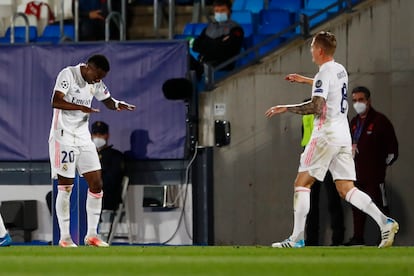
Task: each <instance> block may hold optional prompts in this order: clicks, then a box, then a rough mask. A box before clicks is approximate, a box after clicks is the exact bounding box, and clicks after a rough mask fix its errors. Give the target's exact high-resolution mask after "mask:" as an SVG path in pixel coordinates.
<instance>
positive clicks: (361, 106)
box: [354, 102, 367, 114]
mask: <svg viewBox="0 0 414 276" xmlns="http://www.w3.org/2000/svg"><path fill="white" fill-rule="evenodd" d="M354 109H355V111H356V113H358V114H363V113H364V112H365V110H367V104H366V103H361V102H356V103H354Z"/></svg>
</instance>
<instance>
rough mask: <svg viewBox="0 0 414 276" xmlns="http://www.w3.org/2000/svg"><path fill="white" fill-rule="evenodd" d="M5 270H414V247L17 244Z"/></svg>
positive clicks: (6, 253)
mask: <svg viewBox="0 0 414 276" xmlns="http://www.w3.org/2000/svg"><path fill="white" fill-rule="evenodd" d="M0 275H57V276H59V275H78V276H82V275H169V276H174V275H238V276H239V275H306V276H307V275H348V276H355V275H366V276H368V275H414V247H392V248H387V249H378V248H375V247H361V248H355V247H354V248H350V247H306V248H302V249H274V248H270V247H252V246H241V247H231V246H227V247H218V246H212V247H199V246H178V247H173V246H164V247H158V246H153V247H140V246H113V247H110V248H89V247H78V248H59V247H52V246H12V247H8V248H0Z"/></svg>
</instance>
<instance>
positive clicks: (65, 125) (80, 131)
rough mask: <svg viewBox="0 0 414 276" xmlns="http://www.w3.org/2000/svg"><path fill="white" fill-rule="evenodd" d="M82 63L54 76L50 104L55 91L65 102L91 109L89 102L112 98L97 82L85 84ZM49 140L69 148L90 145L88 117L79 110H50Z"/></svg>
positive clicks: (104, 86) (102, 85)
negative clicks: (51, 115) (81, 69)
mask: <svg viewBox="0 0 414 276" xmlns="http://www.w3.org/2000/svg"><path fill="white" fill-rule="evenodd" d="M81 65H85V64H78V65H76V66H69V67H66V68H64V69H63V70H62V71H60V73H59V74H58V76H57V79H56V83H55V87H54V89H53V94H52V101H53V96H54V94H55V91H60V92H62V93H64V94H65V96H64V98H63V99H64V100H65V101H67V102H70V103H74V104H77V105H84V106H87V107H91V103H92V99H93V97H95V98H96V99H97V100H99V101H103V100H105V99H107V98H109V97H110V96H111V95H110V93H109V91H108V88H107V87H106V85H105V84H104V83H103V82H102V81H100V82H98V83H94V84H88V83H87V82H86V81H85V80H84V79H83V77H82V75H81V71H80V67H81ZM50 139H55V140H56V141H58V142H59V143H61V144H64V145H69V146H83V145H87V144H90V143H91V134H90V132H89V114H88V113H84V112H82V111H80V110H62V109H57V108H54V109H53V119H52V126H51V129H50V136H49V140H50Z"/></svg>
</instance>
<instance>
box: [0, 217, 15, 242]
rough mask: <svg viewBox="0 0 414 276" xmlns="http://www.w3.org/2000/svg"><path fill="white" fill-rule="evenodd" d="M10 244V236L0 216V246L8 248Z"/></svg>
mask: <svg viewBox="0 0 414 276" xmlns="http://www.w3.org/2000/svg"><path fill="white" fill-rule="evenodd" d="M11 242H12V239H11V237H10V234H9V233H8V232H7V230H6V227H5V226H4V222H3V218H2V216H1V215H0V246H9V245H10V244H11Z"/></svg>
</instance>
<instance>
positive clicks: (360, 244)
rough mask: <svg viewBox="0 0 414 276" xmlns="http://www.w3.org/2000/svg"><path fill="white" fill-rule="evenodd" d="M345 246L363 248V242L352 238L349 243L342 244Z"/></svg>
mask: <svg viewBox="0 0 414 276" xmlns="http://www.w3.org/2000/svg"><path fill="white" fill-rule="evenodd" d="M344 245H345V246H363V245H365V242H364V240H363V239H358V238H355V237H352V238H351V239H350V240H349V242H346V243H344Z"/></svg>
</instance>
